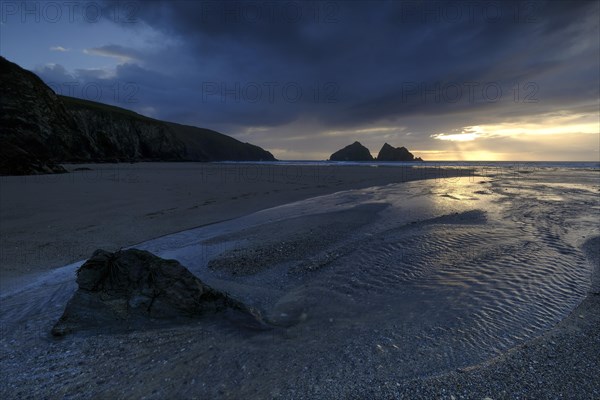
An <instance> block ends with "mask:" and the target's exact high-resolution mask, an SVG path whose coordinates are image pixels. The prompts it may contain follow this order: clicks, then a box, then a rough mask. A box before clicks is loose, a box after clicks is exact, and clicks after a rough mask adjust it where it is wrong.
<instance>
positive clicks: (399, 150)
mask: <svg viewBox="0 0 600 400" xmlns="http://www.w3.org/2000/svg"><path fill="white" fill-rule="evenodd" d="M377 161H423V160H422V159H421V158H420V157H417V158H415V156H414V155H413V154H412V153H411V152H410V151H408V149H407V148H406V147H393V146H390V145H389V144H387V143H385V144H384V145H383V147H382V148H381V150H379V154H378V155H377Z"/></svg>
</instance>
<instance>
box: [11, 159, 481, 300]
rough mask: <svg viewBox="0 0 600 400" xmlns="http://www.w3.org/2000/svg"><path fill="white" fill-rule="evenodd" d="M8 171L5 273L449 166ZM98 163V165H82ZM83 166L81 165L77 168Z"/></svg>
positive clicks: (438, 174)
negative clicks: (26, 173)
mask: <svg viewBox="0 0 600 400" xmlns="http://www.w3.org/2000/svg"><path fill="white" fill-rule="evenodd" d="M66 168H67V169H69V170H70V171H72V172H71V173H69V174H62V175H38V176H25V177H0V221H2V223H1V224H0V288H1V285H2V283H3V282H6V281H8V280H14V279H15V278H17V279H18V278H20V277H22V276H23V275H28V274H31V273H37V272H40V271H47V270H49V269H52V268H55V267H59V266H62V265H66V264H68V263H71V262H74V261H77V260H81V259H84V258H87V257H89V256H90V255H91V254H92V253H93V252H94V250H96V249H98V248H102V249H105V250H108V251H115V250H118V249H119V248H122V247H126V246H130V245H133V244H135V243H140V242H143V241H146V240H149V239H153V238H156V237H159V236H162V235H166V234H170V233H173V232H177V231H181V230H186V229H191V228H194V227H198V226H202V225H207V224H211V223H215V222H219V221H224V220H228V219H232V218H236V217H240V216H242V215H246V214H249V213H252V212H255V211H258V210H262V209H266V208H269V207H274V206H277V205H281V204H286V203H290V202H293V201H298V200H302V199H306V198H309V197H314V196H319V195H323V194H328V193H333V192H337V191H341V190H348V189H358V188H364V187H369V186H378V185H385V184H389V183H395V182H407V181H412V180H416V179H434V180H436V179H437V180H444V179H449V178H450V177H452V176H454V175H456V174H462V175H470V176H472V172H468V171H458V170H450V169H441V168H411V167H393V168H392V167H379V168H372V167H363V166H344V167H343V168H336V167H327V166H310V165H273V164H269V165H259V164H220V163H217V164H212V163H211V164H205V163H138V164H91V165H66ZM82 168H84V169H85V168H90V169H91V170H80V169H82ZM78 169H79V170H78Z"/></svg>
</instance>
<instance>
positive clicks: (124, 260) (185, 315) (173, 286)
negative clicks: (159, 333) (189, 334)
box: [52, 249, 262, 336]
mask: <svg viewBox="0 0 600 400" xmlns="http://www.w3.org/2000/svg"><path fill="white" fill-rule="evenodd" d="M77 284H78V286H79V288H78V290H77V291H76V292H75V294H74V295H73V297H72V298H71V300H69V302H68V304H67V306H66V308H65V311H64V313H63V315H62V316H61V317H60V319H59V320H58V322H57V323H56V325H55V326H54V328H53V329H52V334H53V335H55V336H63V335H66V334H68V333H70V332H75V331H79V330H87V329H90V328H109V329H136V328H138V327H144V326H146V325H147V324H148V323H149V322H152V321H162V322H165V321H168V322H182V321H189V320H190V318H194V317H198V316H202V315H206V314H212V313H216V312H219V311H225V310H235V311H236V312H239V313H242V314H243V315H244V316H245V317H246V318H247V319H248V320H253V321H254V323H256V324H257V325H260V324H262V322H261V318H260V314H259V313H258V312H257V311H255V310H253V309H250V308H248V307H246V306H245V305H244V304H242V303H241V302H239V301H237V300H235V299H233V298H231V297H229V296H228V295H227V294H226V293H223V292H219V291H217V290H215V289H212V288H211V287H209V286H207V285H205V284H204V283H202V281H200V280H199V279H198V278H196V277H195V276H194V275H193V274H192V273H191V272H190V271H188V270H187V269H186V268H185V267H183V266H182V265H181V264H180V263H179V262H177V261H175V260H165V259H162V258H160V257H157V256H155V255H153V254H152V253H149V252H147V251H142V250H137V249H130V250H124V251H119V252H116V253H109V252H106V251H103V250H96V252H94V254H93V256H92V257H91V258H90V259H89V260H88V261H86V263H85V264H83V265H82V266H81V267H80V268H79V270H78V271H77Z"/></svg>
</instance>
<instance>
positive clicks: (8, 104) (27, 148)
mask: <svg viewBox="0 0 600 400" xmlns="http://www.w3.org/2000/svg"><path fill="white" fill-rule="evenodd" d="M0 84H1V85H0V87H1V88H2V90H1V91H0V110H1V112H0V173H3V174H11V175H12V174H14V175H21V174H29V173H36V172H41V173H50V172H61V171H64V169H62V167H60V166H58V165H57V164H56V162H57V161H58V160H61V159H62V158H63V157H64V156H65V154H66V153H68V149H69V148H71V147H74V146H77V145H78V144H79V143H77V139H76V138H75V137H76V132H77V124H76V123H75V121H74V120H73V118H72V117H71V115H70V114H69V113H68V112H67V110H66V109H65V107H64V105H63V104H62V103H61V102H60V101H59V100H58V97H57V96H56V95H55V94H54V92H53V91H52V90H51V89H50V88H48V86H46V85H45V84H44V82H42V80H41V79H39V78H38V77H37V76H36V75H34V74H33V73H31V72H28V71H25V70H24V69H22V68H20V67H19V66H18V65H16V64H13V63H11V62H9V61H7V60H6V59H4V58H2V57H0Z"/></svg>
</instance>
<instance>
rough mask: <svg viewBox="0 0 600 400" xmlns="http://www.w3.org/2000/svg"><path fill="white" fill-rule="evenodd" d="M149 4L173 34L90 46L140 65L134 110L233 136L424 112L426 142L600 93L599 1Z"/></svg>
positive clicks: (393, 120)
mask: <svg viewBox="0 0 600 400" xmlns="http://www.w3.org/2000/svg"><path fill="white" fill-rule="evenodd" d="M122 4H123V3H122V2H108V3H107V7H109V8H111V7H112V8H116V7H121V6H122ZM135 4H136V5H137V6H138V7H135V9H134V13H133V14H132V15H131V17H132V18H133V20H135V21H136V22H143V23H145V24H147V25H148V26H150V27H151V28H152V29H154V30H156V31H158V32H161V33H162V35H164V37H165V38H168V39H169V41H168V44H165V45H163V46H160V45H157V46H155V47H154V48H148V49H131V48H126V47H124V46H122V45H119V44H115V43H108V44H107V45H105V46H102V47H97V48H94V49H90V50H89V51H90V52H91V53H94V54H99V55H106V56H112V57H117V58H121V59H123V60H124V61H126V62H127V64H124V65H121V66H119V67H118V68H117V71H116V76H113V77H112V78H110V79H112V80H113V81H118V82H133V83H135V84H136V85H137V88H138V91H137V94H136V96H137V98H138V100H139V102H138V103H136V104H133V105H132V107H130V108H135V107H138V109H139V110H142V109H153V110H155V113H156V114H155V115H154V116H157V117H160V118H165V119H170V120H176V121H178V122H183V123H192V124H197V125H202V126H207V127H211V128H216V129H222V130H225V131H227V132H229V133H238V134H242V133H243V132H247V131H248V128H251V127H283V126H286V125H288V124H290V123H294V122H295V123H297V124H299V123H300V122H302V121H310V124H309V125H310V126H311V128H315V127H320V128H321V129H311V130H310V132H306V133H305V134H306V135H311V134H312V135H320V132H323V131H324V130H327V129H337V128H339V129H346V128H348V127H350V126H355V127H360V126H372V125H377V124H392V125H393V124H396V125H398V126H407V125H408V124H409V123H410V125H411V126H409V127H408V129H409V130H411V131H412V132H414V133H413V136H412V138H410V139H411V140H414V141H415V143H417V142H416V140H417V139H415V138H421V140H424V139H423V138H429V135H430V134H431V133H432V132H435V131H438V132H439V131H440V130H442V129H445V130H450V129H460V128H461V127H464V126H470V125H475V124H478V123H484V122H502V121H510V120H514V119H515V118H520V117H523V116H527V115H542V114H544V113H548V112H551V111H553V110H556V109H557V108H564V107H566V106H567V105H568V106H569V108H571V109H572V111H573V112H578V108H579V109H580V110H584V109H585V110H589V108H590V106H592V107H593V105H597V102H598V87H599V85H600V80H599V77H598V73H597V71H598V69H599V68H600V61H599V58H598V57H599V55H598V53H599V46H600V44H599V33H598V18H599V11H598V2H595V1H589V2H587V1H555V0H552V1H541V2H538V1H535V2H534V1H506V2H505V1H502V2H501V1H482V2H471V1H465V2H450V1H434V2H422V1H382V2H372V1H369V2H359V1H356V2H354V1H353V2H341V1H340V2H338V1H331V2H295V1H291V2H270V1H244V2H241V1H233V2H227V1H225V2H223V1H208V2H201V1H152V2H140V3H135ZM131 29H140V28H139V24H131ZM40 72H41V73H42V75H43V76H44V77H45V78H46V79H48V78H49V77H53V75H52V74H55V73H57V71H50V70H44V71H40ZM58 72H61V71H58ZM53 79H54V78H53ZM107 79H108V78H107ZM498 90H500V91H501V93H498ZM119 105H121V106H124V105H123V104H119ZM434 117H435V118H434ZM309 125H307V126H309ZM444 127H445V128H444ZM299 129H301V127H300V126H299V127H298V129H296V130H295V133H296V134H297V133H298V130H299ZM282 131H285V130H283V129H282ZM407 140H408V139H407ZM263 144H264V143H263ZM436 144H437V143H436Z"/></svg>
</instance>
